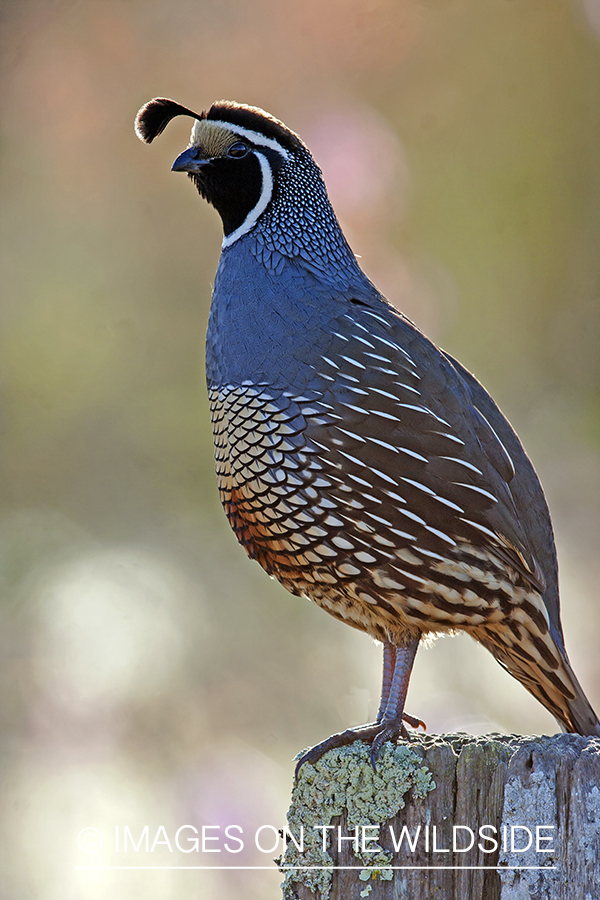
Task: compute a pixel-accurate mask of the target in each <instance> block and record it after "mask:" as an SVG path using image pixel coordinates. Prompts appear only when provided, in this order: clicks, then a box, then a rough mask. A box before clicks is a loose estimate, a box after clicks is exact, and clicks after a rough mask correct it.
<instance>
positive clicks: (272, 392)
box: [136, 99, 600, 765]
mask: <svg viewBox="0 0 600 900" xmlns="http://www.w3.org/2000/svg"><path fill="white" fill-rule="evenodd" d="M178 115H187V116H191V117H192V118H193V119H195V120H196V121H195V122H194V126H193V128H192V135H191V140H190V144H189V146H188V148H187V150H185V151H184V152H183V153H182V154H181V155H180V156H178V157H177V159H176V160H175V162H174V163H173V167H172V168H173V170H174V171H176V172H187V173H188V174H189V176H190V178H191V179H192V181H193V182H194V184H195V185H196V187H197V189H198V191H199V193H200V194H201V195H202V196H203V197H204V198H205V199H206V200H207V201H208V202H209V203H211V204H212V205H213V206H214V207H215V208H216V209H217V211H218V212H219V214H220V215H221V218H222V220H223V229H224V235H225V236H224V240H223V252H222V254H221V258H220V261H219V267H218V270H217V275H216V280H215V286H214V292H213V300H212V307H211V311H210V319H209V324H208V334H207V347H206V373H207V382H208V391H209V396H210V406H211V412H212V422H213V432H214V444H215V458H216V470H217V480H218V485H219V492H220V495H221V500H222V503H223V506H224V508H225V512H226V514H227V517H228V519H229V522H230V524H231V527H232V528H233V530H234V532H235V534H236V536H237V538H238V540H239V542H240V543H241V544H242V546H243V547H244V549H245V550H246V552H247V554H248V555H249V556H250V557H251V558H252V559H256V560H257V561H258V562H259V563H260V565H261V566H262V567H263V568H264V569H265V570H266V571H267V572H268V573H269V574H270V575H273V576H275V578H277V579H278V580H279V581H280V582H281V583H282V584H283V585H284V586H285V587H286V588H287V589H288V590H289V591H291V592H292V593H293V594H298V595H301V596H305V597H308V598H310V599H311V600H314V601H315V602H316V603H317V604H318V605H319V606H321V607H322V608H323V609H325V610H326V611H327V612H328V613H330V614H331V615H332V616H335V617H336V618H337V619H341V620H342V621H344V622H346V623H347V624H349V625H352V626H353V627H354V628H358V629H360V630H361V631H366V632H367V633H368V634H370V635H371V636H372V637H373V638H376V639H377V640H379V641H381V642H382V643H383V686H382V694H381V705H380V708H379V713H378V716H377V721H376V722H375V723H373V724H371V725H366V726H363V727H361V728H357V729H350V730H348V731H345V732H343V733H342V734H340V735H333V736H332V737H331V738H329V739H328V740H326V741H324V742H323V743H321V744H319V745H317V746H316V747H314V748H313V749H312V750H309V751H308V752H307V753H306V754H304V756H303V757H302V758H301V760H300V763H299V765H301V764H302V763H303V762H304V761H306V760H307V759H309V760H314V759H316V758H318V757H319V756H320V755H321V754H322V753H323V752H325V751H326V750H328V749H330V748H332V747H336V746H340V745H342V744H344V743H350V742H351V741H353V740H356V739H358V738H361V739H364V740H367V741H370V742H371V759H372V761H373V764H375V760H376V758H377V754H378V752H379V749H380V747H381V745H382V744H383V742H384V741H385V740H388V739H395V738H397V737H398V735H399V734H400V733H401V732H403V724H402V720H403V718H404V719H405V720H407V721H409V722H411V723H413V724H414V723H415V722H416V723H418V721H419V720H414V719H412V718H411V717H410V716H405V715H404V702H405V698H406V692H407V688H408V681H409V677H410V672H411V669H412V665H413V661H414V657H415V653H416V651H417V647H418V645H419V641H420V640H421V638H422V637H423V636H424V635H427V634H429V633H432V632H433V633H435V632H452V631H457V630H462V631H466V632H467V633H468V634H470V635H471V636H472V637H474V638H475V639H476V640H478V641H479V642H480V643H481V644H483V646H484V647H487V649H488V650H489V651H490V652H491V653H492V654H493V655H494V656H495V657H496V659H497V660H498V662H499V663H500V664H501V665H502V666H503V667H504V668H505V669H507V670H508V671H509V672H510V674H511V675H513V676H514V677H515V678H517V679H518V680H519V681H520V682H521V684H523V686H524V687H526V688H527V690H528V691H530V692H531V693H532V694H533V695H534V696H535V697H537V699H538V700H539V701H540V702H541V703H542V704H543V705H544V706H545V707H546V708H547V709H548V710H549V711H550V712H551V713H552V714H553V715H554V716H555V718H556V719H557V721H558V723H559V724H560V725H561V727H562V728H563V729H565V730H566V731H572V732H577V733H579V734H582V735H600V723H599V722H598V719H597V717H596V715H595V713H594V711H593V710H592V708H591V706H590V704H589V702H588V700H587V698H586V697H585V694H584V693H583V691H582V689H581V687H580V685H579V683H578V681H577V679H576V677H575V675H574V673H573V670H572V669H571V666H570V664H569V661H568V658H567V653H566V650H565V645H564V639H563V634H562V628H561V623H560V613H559V596H558V581H557V564H556V553H555V547H554V539H553V534H552V526H551V523H550V516H549V513H548V508H547V506H546V501H545V498H544V494H543V491H542V488H541V485H540V483H539V481H538V478H537V476H536V474H535V471H534V469H533V466H532V465H531V462H530V461H529V458H528V457H527V455H526V454H525V451H524V450H523V447H522V445H521V443H520V441H519V439H518V437H517V436H516V434H515V432H514V431H513V429H512V428H511V426H510V424H509V423H508V422H507V420H506V419H505V418H504V416H503V415H502V413H501V412H500V410H499V409H498V407H497V406H496V404H495V403H494V401H493V400H492V398H491V397H490V396H489V394H488V393H487V392H486V391H485V389H484V388H483V387H482V386H481V385H480V384H479V382H478V381H477V380H476V379H475V378H474V377H473V375H471V374H470V373H469V372H468V371H467V370H466V369H464V368H463V366H461V365H460V363H458V362H457V361H456V360H454V359H453V358H452V357H451V356H449V355H448V354H447V353H444V352H443V351H442V350H440V349H438V348H437V347H436V346H435V345H434V344H432V343H431V341H429V340H428V339H427V338H426V337H425V336H424V335H423V334H422V333H421V332H420V331H419V330H418V328H416V327H415V326H414V325H413V324H412V323H411V322H410V321H409V320H408V319H407V318H406V317H405V316H403V315H402V313H400V312H398V311H397V310H396V309H394V308H393V307H392V306H391V305H390V304H389V303H388V302H387V301H386V300H385V298H384V297H383V296H382V295H381V294H380V293H379V291H378V290H377V288H375V287H374V285H373V284H372V283H371V282H370V281H369V279H368V278H367V277H366V276H365V275H364V273H363V272H362V271H361V269H360V268H359V265H358V263H357V261H356V258H355V257H354V255H353V253H352V251H351V250H350V247H349V246H348V243H347V242H346V239H345V238H344V235H343V234H342V231H341V229H340V226H339V224H338V222H337V219H336V217H335V214H334V212H333V209H332V208H331V205H330V203H329V200H328V197H327V193H326V190H325V186H324V183H323V180H322V176H321V172H320V170H319V168H318V166H317V165H316V164H315V162H314V160H313V158H312V156H311V155H310V152H309V150H308V149H307V147H306V146H305V145H304V144H303V142H302V141H301V140H300V138H299V137H298V136H297V135H296V134H294V133H293V132H292V131H290V130H289V129H288V128H287V127H286V126H285V125H284V124H283V123H282V122H279V121H278V120H277V119H275V118H273V117H272V116H270V115H269V114H268V113H266V112H264V111H263V110H261V109H257V108H256V107H250V106H242V105H239V104H237V103H231V102H225V101H221V102H218V103H214V104H213V105H212V106H211V107H210V109H208V110H206V111H204V112H202V113H200V114H198V113H195V112H192V111H191V110H189V109H187V108H186V107H184V106H180V105H179V104H177V103H175V102H174V101H172V100H167V99H155V100H151V101H150V102H149V103H147V104H146V105H145V106H144V107H143V108H142V109H141V110H140V111H139V113H138V116H137V119H136V131H137V134H138V136H139V137H140V138H141V139H142V140H144V141H146V142H147V143H150V142H151V141H152V140H153V139H154V138H155V137H156V136H157V135H158V134H160V133H161V132H162V131H163V129H164V128H165V126H166V125H167V124H168V122H169V121H170V120H171V119H172V118H173V117H174V116H178Z"/></svg>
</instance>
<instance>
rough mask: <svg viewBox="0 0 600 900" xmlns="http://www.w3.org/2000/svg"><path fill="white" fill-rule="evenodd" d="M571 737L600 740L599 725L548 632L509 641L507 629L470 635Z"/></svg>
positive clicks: (564, 657)
mask: <svg viewBox="0 0 600 900" xmlns="http://www.w3.org/2000/svg"><path fill="white" fill-rule="evenodd" d="M473 636H474V637H475V638H476V639H477V640H478V641H479V642H480V643H481V644H483V645H484V647H486V648H487V649H488V650H489V651H490V653H492V654H493V655H494V656H495V657H496V659H497V660H498V662H499V663H500V665H501V666H502V667H503V668H504V669H506V670H507V671H508V672H509V673H510V674H511V675H512V676H513V677H514V678H516V679H517V681H520V682H521V684H522V685H523V687H525V688H527V690H528V691H529V692H530V693H531V694H533V696H534V697H535V698H536V699H537V700H539V701H540V703H541V704H542V705H543V706H545V707H546V709H547V710H548V711H549V712H550V713H551V714H552V715H553V716H554V718H555V719H556V721H557V722H558V724H559V725H560V727H561V728H562V729H563V730H564V731H566V732H568V733H570V734H581V735H584V736H598V737H600V721H598V717H597V715H596V713H595V712H594V710H593V709H592V707H591V705H590V702H589V700H588V699H587V697H586V696H585V694H584V692H583V688H582V687H581V685H580V684H579V681H578V680H577V677H576V675H575V673H574V672H573V669H572V668H571V664H570V663H569V660H568V659H567V656H566V653H565V651H564V649H562V647H559V646H558V644H557V642H556V641H555V640H554V639H553V637H552V635H551V634H550V632H547V633H546V634H545V635H543V636H542V635H540V634H539V633H538V634H537V635H531V634H527V633H525V634H522V638H521V641H520V642H519V643H517V642H512V641H511V640H510V631H509V630H508V629H499V630H498V631H496V630H494V631H492V630H491V629H489V628H486V629H485V631H483V630H482V631H481V632H479V633H477V634H474V635H473Z"/></svg>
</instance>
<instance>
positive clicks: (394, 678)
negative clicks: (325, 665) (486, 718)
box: [295, 637, 425, 776]
mask: <svg viewBox="0 0 600 900" xmlns="http://www.w3.org/2000/svg"><path fill="white" fill-rule="evenodd" d="M418 647H419V638H418V637H417V638H415V639H414V640H413V641H411V643H410V644H408V645H407V646H405V647H396V646H394V644H388V643H386V644H384V645H383V679H382V685H381V702H380V704H379V712H378V713H377V721H376V722H372V723H370V724H369V725H360V726H359V727H358V728H348V729H347V730H346V731H341V732H339V734H332V735H331V737H329V738H327V740H325V741H321V743H320V744H316V745H315V746H314V747H311V748H310V750H307V751H306V753H304V754H303V755H302V756H301V757H300V759H299V760H298V762H297V763H296V772H295V774H296V776H297V775H298V772H299V771H300V769H301V768H302V766H303V765H304V763H306V762H311V763H312V762H316V761H317V760H318V759H320V758H321V756H323V754H325V753H327V752H328V751H329V750H334V749H335V748H336V747H343V746H345V745H347V744H353V743H354V741H365V742H366V743H369V742H372V745H371V763H372V765H373V768H375V762H376V760H377V756H378V755H379V751H380V749H381V747H382V745H383V744H384V742H385V741H390V740H395V739H396V738H398V737H399V736H400V735H403V736H407V735H406V730H405V728H404V725H403V721H405V722H408V724H409V725H411V726H412V727H413V728H417V727H418V726H419V725H421V726H422V727H423V728H425V723H424V722H422V721H421V720H420V719H417V718H415V717H414V716H409V715H407V714H405V712H404V703H405V701H406V694H407V691H408V682H409V680H410V673H411V671H412V667H413V663H414V661H415V656H416V653H417V649H418Z"/></svg>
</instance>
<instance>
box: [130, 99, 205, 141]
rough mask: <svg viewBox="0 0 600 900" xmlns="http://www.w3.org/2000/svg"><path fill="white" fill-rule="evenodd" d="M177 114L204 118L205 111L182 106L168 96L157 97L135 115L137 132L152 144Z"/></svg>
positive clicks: (142, 138) (143, 139)
mask: <svg viewBox="0 0 600 900" xmlns="http://www.w3.org/2000/svg"><path fill="white" fill-rule="evenodd" d="M175 116H191V117H192V119H204V118H206V116H205V113H201V114H200V115H198V113H195V112H193V110H191V109H188V108H187V106H181V104H180V103H175V101H174V100H169V99H168V98H167V97H155V98H154V100H149V101H148V103H146V105H145V106H142V108H141V109H140V111H139V112H138V114H137V116H136V117H135V133H136V134H137V136H138V137H139V139H140V140H141V141H144V142H145V143H146V144H151V143H152V141H153V140H154V138H155V137H158V135H159V134H162V132H163V131H164V130H165V128H166V127H167V125H168V124H169V122H170V121H171V119H174V118H175Z"/></svg>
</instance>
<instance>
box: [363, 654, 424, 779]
mask: <svg viewBox="0 0 600 900" xmlns="http://www.w3.org/2000/svg"><path fill="white" fill-rule="evenodd" d="M387 646H388V645H387V644H386V645H385V646H384V657H383V685H382V691H381V704H380V706H379V713H378V715H377V722H378V723H379V732H378V733H377V734H376V735H375V737H374V738H373V743H372V744H371V754H370V755H371V764H372V765H373V768H375V762H376V760H377V757H378V755H379V751H380V749H381V747H382V745H383V744H384V743H385V741H390V740H395V739H396V738H397V737H399V736H400V735H401V734H406V731H405V729H404V725H403V720H406V721H407V722H408V723H409V725H413V726H414V727H416V725H423V727H425V726H424V724H423V722H421V720H420V719H415V718H414V717H413V716H407V715H405V714H404V704H405V703H406V694H407V693H408V683H409V681H410V673H411V672H412V667H413V664H414V661H415V656H416V655H417V650H418V649H419V638H418V637H417V638H415V639H414V640H412V641H411V642H410V644H407V645H406V646H405V647H394V648H393V649H394V656H395V659H394V671H393V674H392V678H391V682H390V685H389V690H388V691H387V698H385V696H384V695H385V692H386V654H385V648H386V647H387ZM388 667H390V661H388ZM388 679H389V675H388ZM384 700H385V708H384Z"/></svg>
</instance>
